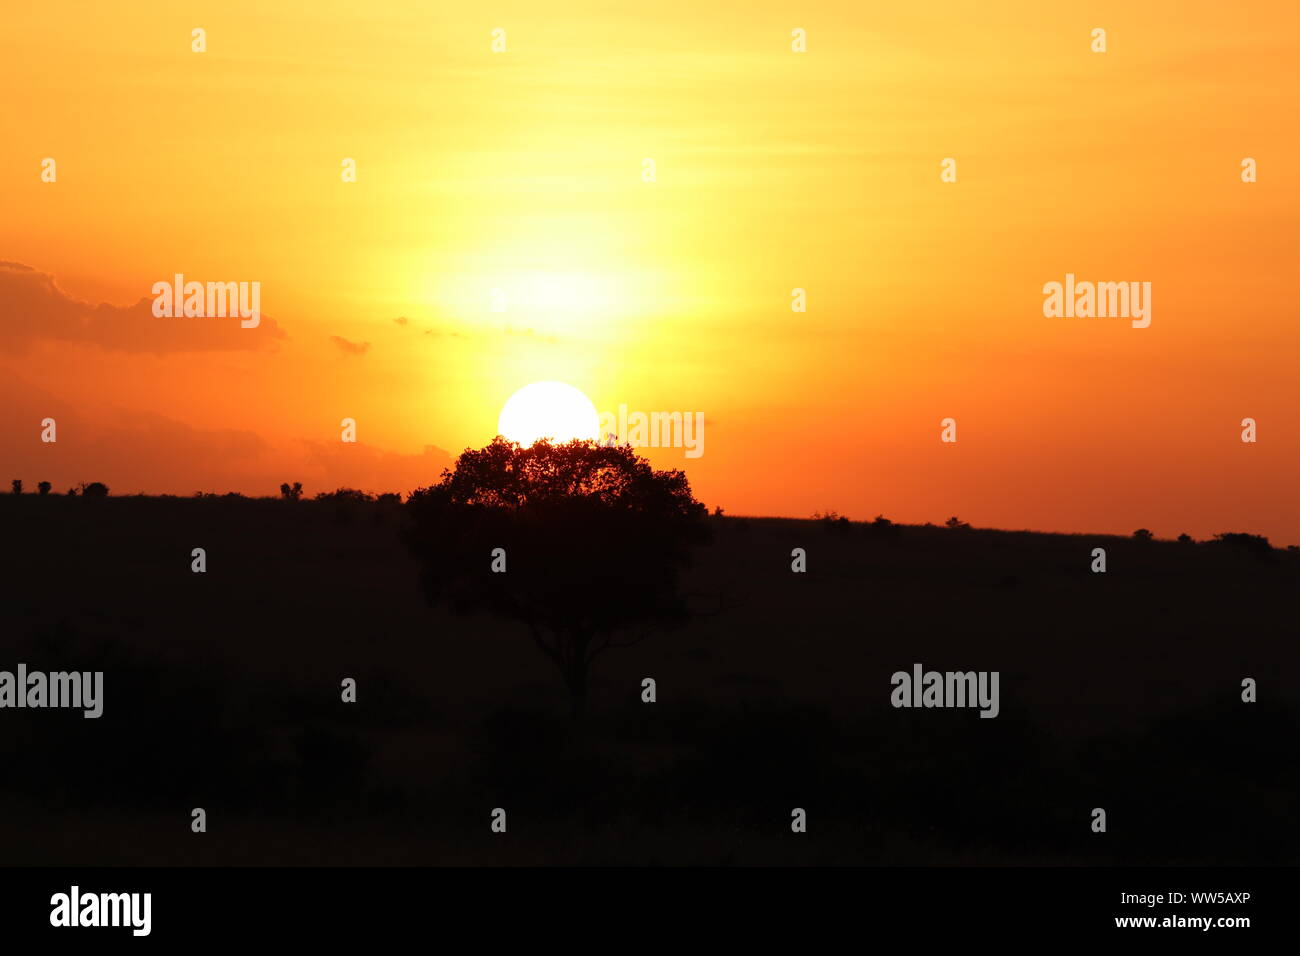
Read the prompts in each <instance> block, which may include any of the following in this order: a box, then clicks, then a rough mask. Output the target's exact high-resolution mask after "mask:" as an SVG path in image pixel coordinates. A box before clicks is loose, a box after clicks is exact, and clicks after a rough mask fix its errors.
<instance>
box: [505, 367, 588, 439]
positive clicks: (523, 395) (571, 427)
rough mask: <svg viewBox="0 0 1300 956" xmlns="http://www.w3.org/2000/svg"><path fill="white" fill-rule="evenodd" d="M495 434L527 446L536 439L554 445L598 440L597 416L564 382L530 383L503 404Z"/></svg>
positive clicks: (583, 396) (585, 398) (583, 398)
mask: <svg viewBox="0 0 1300 956" xmlns="http://www.w3.org/2000/svg"><path fill="white" fill-rule="evenodd" d="M497 433H498V434H500V435H502V436H504V437H505V438H507V439H508V440H510V441H513V442H518V443H519V444H521V445H524V446H528V445H531V444H532V443H533V442H535V441H537V439H539V438H549V439H551V440H552V441H554V442H557V443H559V442H566V441H572V440H573V439H575V438H584V439H598V438H600V416H599V415H598V414H597V413H596V406H595V405H593V404H592V403H591V399H589V398H588V397H587V396H586V395H584V394H582V392H581V391H579V390H578V389H576V388H574V387H573V386H572V385H566V384H565V383H564V382H533V384H531V385H525V386H524V387H523V388H521V389H520V390H519V391H517V392H515V393H514V394H513V395H511V396H510V398H508V399H507V400H506V403H505V406H504V407H502V409H501V415H500V417H498V418H497Z"/></svg>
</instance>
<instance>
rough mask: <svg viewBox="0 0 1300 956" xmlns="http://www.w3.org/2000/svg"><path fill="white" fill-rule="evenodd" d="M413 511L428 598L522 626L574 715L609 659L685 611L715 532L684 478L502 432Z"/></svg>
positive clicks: (411, 527)
mask: <svg viewBox="0 0 1300 956" xmlns="http://www.w3.org/2000/svg"><path fill="white" fill-rule="evenodd" d="M406 509H407V515H408V524H407V527H406V529H405V531H404V537H405V540H406V542H407V545H408V547H409V548H410V549H411V551H412V552H413V553H414V554H415V556H416V557H417V558H418V559H419V560H420V562H421V565H422V578H423V584H424V589H425V595H426V597H427V598H428V600H429V601H430V603H433V604H442V603H445V604H447V605H448V606H450V607H451V608H452V609H453V610H455V611H457V612H460V613H467V612H473V611H487V612H489V613H492V614H495V615H498V616H501V617H505V618H507V619H510V620H514V621H518V622H520V623H522V624H523V625H524V627H525V628H526V629H527V632H528V633H529V635H530V636H531V637H532V639H533V641H534V642H535V643H536V645H537V647H538V648H539V649H540V650H541V652H542V653H543V654H544V655H546V657H547V658H548V659H549V660H550V661H552V662H553V663H554V664H555V665H556V667H558V668H559V670H560V673H561V675H562V676H563V678H564V682H565V685H566V686H567V688H568V690H569V696H570V701H571V704H572V708H573V713H574V715H575V716H581V715H582V713H583V712H584V711H585V708H586V702H587V676H588V671H589V668H590V667H591V664H592V662H593V661H594V660H595V659H596V658H597V657H598V656H599V655H600V654H602V653H603V652H604V651H605V650H607V649H609V648H611V647H621V646H627V645H630V644H635V643H637V642H639V641H640V640H642V639H644V638H645V637H647V636H649V635H650V634H651V633H653V631H654V629H656V628H660V627H666V626H671V625H674V624H679V623H682V622H683V621H685V620H686V619H687V617H688V616H689V608H688V604H687V595H685V594H683V593H682V591H681V589H680V581H679V573H680V570H681V569H682V568H683V567H684V566H686V565H687V564H688V563H689V561H690V555H691V549H692V548H693V546H695V545H697V544H701V543H704V542H705V541H707V540H708V537H709V531H708V523H707V520H706V517H707V510H706V509H705V507H704V505H702V504H700V503H699V502H698V501H696V500H695V498H694V497H693V496H692V494H691V489H690V485H689V483H688V482H687V480H686V475H685V474H683V473H682V472H680V471H654V470H653V469H652V468H651V467H650V463H649V462H648V461H646V460H645V459H643V458H640V457H638V456H637V454H636V452H635V451H634V450H633V449H632V448H629V447H627V446H626V445H624V446H617V445H600V444H597V443H596V442H592V441H572V442H569V443H567V444H564V445H552V444H550V443H549V442H546V441H539V442H537V443H535V444H534V445H532V446H531V447H528V448H523V447H521V446H520V445H518V444H515V443H512V442H508V441H506V440H505V439H504V438H501V437H500V436H498V437H497V438H496V439H494V440H493V442H492V443H491V444H490V445H488V446H486V447H484V448H481V449H467V450H466V451H465V452H463V453H462V454H461V456H460V458H459V459H458V460H457V462H456V467H455V470H454V471H444V472H443V475H442V480H441V481H440V482H439V483H438V484H437V485H434V486H432V487H429V488H420V489H417V490H416V491H415V492H413V493H412V494H411V496H410V498H409V499H408V500H407V505H406ZM497 549H500V550H497ZM494 566H495V567H496V569H497V570H494Z"/></svg>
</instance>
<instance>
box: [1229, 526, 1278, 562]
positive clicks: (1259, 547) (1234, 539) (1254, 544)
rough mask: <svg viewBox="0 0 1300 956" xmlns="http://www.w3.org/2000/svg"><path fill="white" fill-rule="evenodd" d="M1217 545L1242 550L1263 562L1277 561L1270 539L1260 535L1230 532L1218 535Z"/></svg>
mask: <svg viewBox="0 0 1300 956" xmlns="http://www.w3.org/2000/svg"><path fill="white" fill-rule="evenodd" d="M1214 541H1215V543H1216V544H1225V545H1229V546H1231V547H1234V548H1241V549H1242V550H1243V551H1245V552H1247V553H1248V554H1253V555H1254V556H1255V557H1257V558H1259V559H1260V560H1262V561H1271V560H1274V559H1276V557H1277V555H1275V554H1274V553H1273V546H1272V545H1271V544H1269V542H1268V538H1266V537H1264V536H1263V535H1260V534H1243V533H1240V532H1235V531H1230V532H1228V533H1227V534H1216V535H1215V536H1214Z"/></svg>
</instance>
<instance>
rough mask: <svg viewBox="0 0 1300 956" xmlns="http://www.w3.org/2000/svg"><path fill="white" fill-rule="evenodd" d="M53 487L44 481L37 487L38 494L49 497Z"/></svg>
mask: <svg viewBox="0 0 1300 956" xmlns="http://www.w3.org/2000/svg"><path fill="white" fill-rule="evenodd" d="M52 487H53V485H51V484H50V483H49V482H48V481H42V482H40V483H39V484H38V485H37V486H36V490H37V492H38V493H40V494H42V495H48V494H49V493H50V489H51V488H52Z"/></svg>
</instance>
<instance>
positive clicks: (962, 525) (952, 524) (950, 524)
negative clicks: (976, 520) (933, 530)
mask: <svg viewBox="0 0 1300 956" xmlns="http://www.w3.org/2000/svg"><path fill="white" fill-rule="evenodd" d="M943 526H944V527H945V528H949V529H951V530H953V531H969V530H970V525H969V524H968V523H967V522H965V521H962V520H961V519H960V518H958V517H957V516H956V515H953V516H952V517H951V518H949V519H948V520H947V521H945V522H944V523H943Z"/></svg>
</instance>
